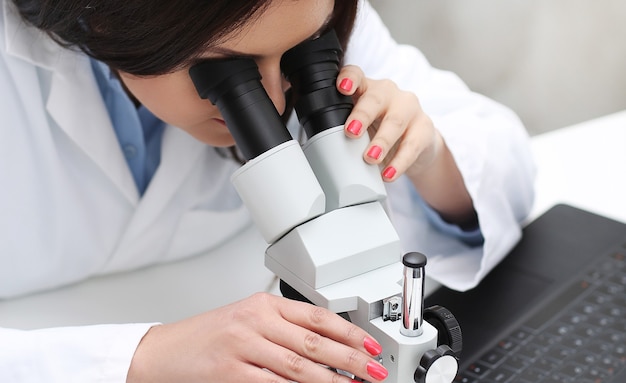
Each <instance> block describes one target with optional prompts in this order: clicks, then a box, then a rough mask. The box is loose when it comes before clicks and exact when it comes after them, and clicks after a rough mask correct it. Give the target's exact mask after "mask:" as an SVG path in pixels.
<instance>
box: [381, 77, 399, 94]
mask: <svg viewBox="0 0 626 383" xmlns="http://www.w3.org/2000/svg"><path fill="white" fill-rule="evenodd" d="M379 83H380V86H381V87H382V88H383V89H384V90H386V91H388V92H392V91H396V90H397V89H398V86H397V85H396V83H395V82H393V81H392V80H390V79H383V80H379Z"/></svg>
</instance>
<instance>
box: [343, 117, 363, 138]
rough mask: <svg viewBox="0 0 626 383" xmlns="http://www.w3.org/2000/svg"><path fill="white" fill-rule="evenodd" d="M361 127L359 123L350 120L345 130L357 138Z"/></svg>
mask: <svg viewBox="0 0 626 383" xmlns="http://www.w3.org/2000/svg"><path fill="white" fill-rule="evenodd" d="M362 127H363V124H361V121H358V120H352V121H350V123H349V124H348V128H347V130H348V132H350V133H352V134H354V135H355V136H358V135H359V133H361V128H362Z"/></svg>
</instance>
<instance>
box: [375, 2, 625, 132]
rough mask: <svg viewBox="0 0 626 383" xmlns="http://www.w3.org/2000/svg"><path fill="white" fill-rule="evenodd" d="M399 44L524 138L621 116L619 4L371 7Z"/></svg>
mask: <svg viewBox="0 0 626 383" xmlns="http://www.w3.org/2000/svg"><path fill="white" fill-rule="evenodd" d="M370 1H371V2H372V4H373V5H374V7H375V8H376V9H377V10H378V12H379V13H380V15H381V17H382V18H383V20H385V22H386V24H387V26H388V27H389V29H390V30H391V33H392V35H393V36H394V37H395V38H396V40H398V41H399V42H402V43H409V44H412V45H415V46H417V47H419V48H420V49H421V50H422V51H423V52H424V53H425V54H426V56H427V57H428V58H429V59H430V61H431V63H432V64H433V65H434V66H436V67H439V68H443V69H449V70H452V71H454V72H456V73H457V74H459V75H460V76H461V77H462V78H463V79H464V80H465V81H466V82H467V83H468V85H469V86H470V87H471V88H472V89H474V90H475V91H477V92H480V93H482V94H485V95H487V96H489V97H491V98H493V99H496V100H498V101H500V102H502V103H504V104H506V105H508V106H510V107H512V108H513V109H514V110H515V111H517V113H518V114H519V115H520V117H521V118H522V120H523V121H524V123H525V124H526V126H527V128H528V130H529V132H530V133H531V134H536V133H540V132H544V131H548V130H551V129H555V128H559V127H562V126H567V125H571V124H573V123H576V122H580V121H584V120H588V119H591V118H594V117H598V116H601V115H604V114H608V113H612V112H616V111H619V110H623V109H626V1H625V0H499V1H497V0H370Z"/></svg>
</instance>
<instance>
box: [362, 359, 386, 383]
mask: <svg viewBox="0 0 626 383" xmlns="http://www.w3.org/2000/svg"><path fill="white" fill-rule="evenodd" d="M367 373H368V374H369V375H370V376H371V377H372V378H374V379H376V380H383V379H385V378H386V377H387V375H389V372H388V371H387V369H386V368H385V367H383V366H381V365H380V364H378V363H376V362H374V361H369V362H367Z"/></svg>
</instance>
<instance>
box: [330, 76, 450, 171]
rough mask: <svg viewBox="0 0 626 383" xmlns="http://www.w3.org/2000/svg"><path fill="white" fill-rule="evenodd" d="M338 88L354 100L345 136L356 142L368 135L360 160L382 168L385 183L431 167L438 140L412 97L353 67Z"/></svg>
mask: <svg viewBox="0 0 626 383" xmlns="http://www.w3.org/2000/svg"><path fill="white" fill-rule="evenodd" d="M348 85H349V86H348ZM337 86H338V89H339V91H340V92H342V93H344V94H347V95H351V96H353V97H354V99H355V105H354V108H353V109H352V112H351V113H350V115H349V116H348V119H347V121H346V128H345V131H346V135H347V136H349V137H353V138H357V137H360V136H361V135H363V134H365V132H366V131H369V134H370V138H371V142H370V144H369V146H368V147H367V149H366V150H365V152H364V153H363V159H364V160H365V161H366V162H367V163H370V164H376V165H381V172H382V177H383V179H384V180H385V181H393V180H395V179H397V178H398V177H399V176H400V175H401V174H403V173H405V172H407V170H409V169H411V171H412V172H416V171H418V170H419V169H422V168H424V167H426V166H428V165H429V164H430V162H431V161H432V160H433V158H434V156H435V154H436V152H437V148H438V147H439V146H440V145H438V143H439V141H440V140H438V138H440V136H439V135H438V134H437V132H436V130H435V128H434V126H433V124H432V121H431V120H430V118H429V117H428V116H427V115H426V114H425V113H424V112H423V110H422V108H421V105H420V103H419V100H418V98H417V96H415V94H413V93H412V92H406V91H403V90H401V89H399V88H398V87H397V86H396V84H395V83H394V82H393V81H390V80H372V79H369V78H366V77H365V75H364V74H363V72H362V71H361V69H360V68H358V67H356V66H346V67H344V68H343V69H342V70H341V71H340V74H339V76H338V79H337Z"/></svg>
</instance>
